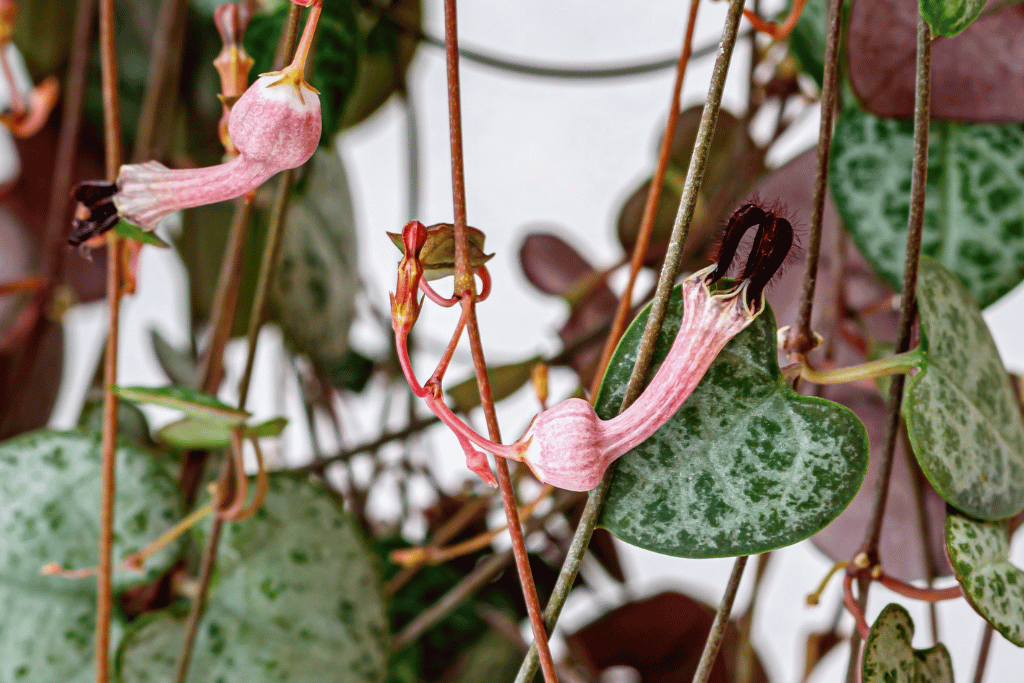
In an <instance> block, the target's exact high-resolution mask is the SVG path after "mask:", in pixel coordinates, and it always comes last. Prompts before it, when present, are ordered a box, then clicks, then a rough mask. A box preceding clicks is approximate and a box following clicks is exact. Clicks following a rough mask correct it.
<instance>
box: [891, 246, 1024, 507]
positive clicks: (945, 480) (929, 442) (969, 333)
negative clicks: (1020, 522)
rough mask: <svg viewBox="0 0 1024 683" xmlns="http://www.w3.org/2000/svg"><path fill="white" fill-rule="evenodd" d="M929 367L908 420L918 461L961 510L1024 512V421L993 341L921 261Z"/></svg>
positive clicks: (957, 292) (960, 296)
mask: <svg viewBox="0 0 1024 683" xmlns="http://www.w3.org/2000/svg"><path fill="white" fill-rule="evenodd" d="M917 291H918V302H917V306H918V311H919V314H920V316H921V331H922V333H921V347H922V349H923V350H924V351H925V362H924V365H923V367H922V370H921V372H919V373H918V374H917V375H916V376H915V377H914V378H913V379H912V380H911V381H910V383H909V384H908V385H907V388H906V391H905V397H906V398H905V401H904V404H903V416H904V418H905V419H906V423H907V434H908V435H909V436H910V444H911V446H912V447H913V449H914V455H915V456H917V461H918V463H920V465H921V469H922V470H924V473H925V474H926V475H927V476H928V480H929V481H931V483H932V486H934V487H935V490H936V491H938V492H939V495H941V496H942V497H943V498H945V500H946V502H948V503H949V504H950V505H952V506H953V507H955V508H957V509H959V510H962V511H963V512H966V513H967V514H969V515H971V516H972V517H978V518H980V519H1002V518H1004V517H1009V516H1011V515H1014V514H1016V513H1017V512H1019V511H1020V509H1021V508H1022V507H1024V420H1022V419H1021V413H1020V409H1019V408H1018V406H1017V401H1016V399H1015V398H1014V395H1013V388H1012V386H1011V384H1010V378H1009V376H1008V375H1007V374H1006V370H1005V369H1004V368H1003V363H1002V361H1001V360H1000V359H999V352H998V351H997V350H996V346H995V343H994V342H993V341H992V335H991V334H990V333H989V331H988V327H987V326H986V325H985V321H984V319H983V318H982V317H981V311H980V310H978V305H977V304H976V303H975V302H974V300H973V299H972V298H971V295H970V294H969V293H968V292H967V290H966V289H964V287H963V285H961V284H960V282H959V281H958V280H957V278H956V277H954V276H953V274H952V273H950V272H949V271H947V270H946V269H945V268H943V267H942V266H941V265H939V264H938V263H937V262H935V261H933V260H932V259H929V258H922V259H921V266H920V271H919V273H918V277H917Z"/></svg>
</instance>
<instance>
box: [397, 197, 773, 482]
mask: <svg viewBox="0 0 1024 683" xmlns="http://www.w3.org/2000/svg"><path fill="white" fill-rule="evenodd" d="M755 226H757V228H758V229H757V232H756V233H755V236H754V240H753V244H752V246H751V249H750V254H749V256H748V257H747V260H746V263H745V264H744V265H743V267H742V269H741V270H740V273H739V278H738V279H737V281H736V282H735V283H734V284H733V286H732V287H730V288H729V289H726V290H725V291H715V292H712V291H711V288H710V286H711V285H712V284H714V283H715V282H717V281H718V280H720V279H721V278H722V277H723V276H724V275H725V274H726V272H727V271H728V270H729V269H730V267H731V266H732V262H733V260H734V259H735V257H736V252H737V250H738V248H739V245H740V241H741V240H742V238H743V236H744V235H745V234H746V233H747V232H748V231H749V230H750V229H751V228H753V227H755ZM419 227H420V230H419V232H417V231H416V230H415V226H413V225H412V224H410V226H406V230H405V231H404V232H403V238H404V239H405V247H406V249H405V258H403V260H402V264H401V266H400V267H399V284H398V295H396V296H393V297H392V318H393V321H392V322H393V325H394V329H395V333H396V340H397V344H398V351H399V359H400V360H401V365H402V369H403V371H404V372H405V375H406V379H407V380H408V382H409V385H410V386H411V387H412V389H413V391H414V392H415V393H416V395H417V396H420V397H422V398H423V399H424V400H425V401H426V403H427V405H428V407H429V408H430V409H431V411H432V412H434V414H435V415H437V416H438V417H439V418H440V419H441V420H442V421H443V422H444V423H445V424H446V425H447V426H448V427H449V428H450V429H451V430H452V431H453V432H455V434H456V436H457V437H458V439H459V443H460V444H461V445H462V447H463V450H464V451H465V453H466V461H467V464H468V465H469V466H470V468H471V469H472V470H473V471H474V472H477V473H478V474H480V476H481V477H483V478H484V479H485V481H489V475H490V470H489V469H487V467H486V459H485V458H484V456H483V453H481V452H480V451H479V450H477V447H478V448H481V449H484V450H486V451H489V452H491V453H493V454H495V455H496V456H501V457H506V458H510V459H512V460H518V461H522V462H525V463H526V464H527V466H529V467H530V469H531V470H532V471H533V473H534V474H535V475H536V476H537V479H539V480H540V481H542V482H543V483H545V484H551V485H553V486H557V487H559V488H563V489H568V490H570V491H588V490H590V489H592V488H594V487H595V486H597V484H598V483H599V482H600V481H601V478H602V477H603V476H604V473H605V471H606V470H607V469H608V466H609V465H611V463H613V462H614V461H615V460H616V459H618V458H619V457H621V456H622V455H624V454H625V453H627V452H629V451H630V450H631V449H632V448H634V447H635V446H637V445H638V444H640V443H641V442H643V441H644V440H646V439H647V438H648V437H650V436H651V435H652V434H653V433H654V432H655V431H657V430H658V429H659V428H661V426H662V425H664V424H665V423H666V422H667V421H668V419H669V418H670V417H672V415H674V414H675V413H676V412H677V411H678V410H679V408H680V407H681V406H682V405H683V403H684V402H685V401H686V399H687V398H689V396H690V394H691V393H693V390H694V389H695V388H696V387H697V385H698V384H699V383H700V381H701V379H703V377H704V373H705V372H707V369H708V368H709V367H710V366H711V363H712V362H713V361H714V360H715V358H716V357H717V356H718V353H719V352H720V351H721V350H722V348H723V347H724V346H725V345H726V344H727V343H728V342H729V340H731V339H732V338H733V337H735V336H736V335H737V334H739V333H740V332H741V331H743V330H744V329H745V328H746V327H747V326H748V325H750V323H752V322H753V321H754V318H756V317H757V316H758V314H759V313H760V312H761V311H762V310H763V309H764V289H765V287H766V286H767V285H768V283H769V281H770V280H771V279H772V278H773V277H774V275H775V274H776V272H777V271H778V270H779V268H780V267H781V266H782V264H783V263H784V261H785V260H786V257H787V255H788V254H789V252H790V249H791V248H792V245H793V228H792V226H791V225H790V223H789V221H787V220H786V219H784V218H780V217H779V216H777V215H776V214H775V212H773V211H771V210H767V211H766V210H764V209H763V208H761V207H760V206H759V205H757V204H746V205H744V206H742V207H740V208H739V209H737V211H736V212H735V213H734V214H733V215H732V217H731V218H730V219H729V223H728V225H727V226H726V229H725V233H724V236H723V240H722V245H721V248H720V250H719V257H718V260H717V263H716V264H714V265H712V266H709V267H707V268H705V269H704V270H701V271H699V272H697V273H694V274H693V275H691V276H690V277H688V278H687V279H686V280H685V281H684V282H683V316H682V322H681V324H680V327H679V332H678V333H677V334H676V338H675V340H674V341H673V343H672V347H671V349H670V350H669V352H668V355H667V356H666V357H665V360H664V361H663V362H662V364H661V367H660V368H659V369H658V371H657V373H655V375H654V378H653V379H652V380H651V381H650V383H649V384H648V385H647V388H646V389H644V391H643V393H642V394H641V395H640V397H639V398H638V399H637V400H636V401H635V402H634V403H633V404H632V405H631V406H630V407H629V408H627V409H626V410H625V411H623V412H622V413H621V414H619V415H617V416H616V417H613V418H611V419H610V420H602V419H600V418H599V417H598V416H597V413H596V412H595V411H594V408H593V406H592V405H591V404H590V403H588V402H587V401H584V400H583V399H578V398H570V399H568V400H566V401H563V402H562V403H559V404H558V405H556V406H554V407H553V408H549V409H548V410H545V411H543V412H542V413H540V415H538V416H537V417H536V418H534V420H533V422H532V423H531V425H530V427H529V428H528V429H527V430H526V433H525V434H524V435H523V436H522V437H521V438H520V439H519V440H518V441H516V442H515V443H513V444H511V445H504V444H498V443H494V442H492V441H490V440H488V439H485V438H484V437H483V436H481V435H479V434H477V433H476V432H474V431H473V430H472V429H471V428H470V427H469V426H468V425H466V424H465V423H464V422H463V421H462V420H460V419H459V418H458V417H457V416H456V415H455V414H454V413H452V411H451V410H450V409H449V408H448V406H447V405H445V403H444V400H443V397H442V395H441V390H440V385H439V377H440V375H439V373H438V372H435V373H434V376H433V377H431V379H430V380H429V381H428V382H427V385H426V386H423V387H421V386H420V385H419V383H418V381H417V380H416V377H415V375H414V374H413V371H412V367H411V363H410V362H409V356H408V349H407V348H406V343H405V342H406V337H407V336H408V333H409V331H410V330H411V329H412V325H413V323H414V322H415V319H416V316H417V315H418V313H419V308H418V306H419V304H418V302H417V301H416V289H417V285H418V283H419V280H420V278H421V277H422V273H423V268H422V264H420V263H419V261H418V256H419V248H420V247H421V246H422V244H423V239H424V233H423V229H422V226H419ZM460 325H461V323H460ZM459 331H461V327H460V330H459ZM457 337H458V335H457V334H456V337H455V338H456V339H457ZM453 350H454V349H453V348H451V347H450V348H449V350H448V351H446V354H445V357H444V358H442V362H441V364H440V365H439V366H438V367H439V369H440V368H442V367H446V366H447V360H448V359H449V358H450V353H451V351H453Z"/></svg>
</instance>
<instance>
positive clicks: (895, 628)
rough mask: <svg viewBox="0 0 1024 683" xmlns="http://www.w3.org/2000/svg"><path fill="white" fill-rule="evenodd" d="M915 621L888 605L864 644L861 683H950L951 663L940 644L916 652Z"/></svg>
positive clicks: (902, 611) (946, 652)
mask: <svg viewBox="0 0 1024 683" xmlns="http://www.w3.org/2000/svg"><path fill="white" fill-rule="evenodd" d="M913 638H914V621H913V620H912V619H911V618H910V614H909V613H908V612H907V610H906V609H904V608H903V607H901V606H900V605H897V604H895V603H893V604H890V605H888V606H887V607H886V608H885V609H883V610H882V613H881V614H879V615H878V619H876V620H875V623H874V624H873V625H872V626H871V632H870V633H868V639H867V643H865V645H864V670H863V677H862V678H863V683H953V660H952V659H950V657H949V651H948V650H946V646H945V645H943V644H942V643H939V644H937V645H935V646H934V647H930V648H928V649H927V650H915V649H914V648H913V646H912V645H911V641H912V640H913Z"/></svg>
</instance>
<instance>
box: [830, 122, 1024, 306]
mask: <svg viewBox="0 0 1024 683" xmlns="http://www.w3.org/2000/svg"><path fill="white" fill-rule="evenodd" d="M913 147H914V142H913V124H912V123H911V122H910V121H889V120H883V119H878V118H875V117H874V116H872V115H871V114H867V113H865V112H862V111H859V110H855V109H847V110H845V111H844V112H843V113H842V114H840V116H839V120H838V122H837V123H836V131H835V137H834V138H833V143H832V159H831V172H830V173H829V180H830V181H831V185H832V192H833V194H834V196H835V199H836V205H837V207H838V208H839V213H840V215H841V216H842V218H843V220H844V221H845V222H846V225H847V227H848V229H849V230H850V233H851V234H852V236H853V240H854V242H855V243H856V244H857V247H858V248H859V249H860V251H861V253H862V254H864V256H865V257H866V258H867V259H868V261H870V262H871V264H872V266H874V268H875V269H876V270H877V271H878V273H879V274H880V275H881V276H882V277H883V278H884V279H885V280H886V282H887V283H888V284H889V285H890V286H891V287H893V288H894V289H896V290H897V291H898V290H899V289H900V287H901V282H902V275H903V255H904V253H905V251H906V234H907V216H908V214H909V211H910V169H911V157H912V155H913ZM926 192H927V194H926V200H925V214H924V237H923V239H924V242H923V245H922V253H923V254H925V255H927V256H931V257H932V258H934V259H936V260H938V261H939V262H940V263H942V265H944V266H946V267H947V268H949V269H950V270H951V271H953V272H954V273H956V274H957V275H958V276H959V277H960V279H961V280H962V281H963V283H964V284H965V285H967V288H968V289H969V290H970V291H971V293H972V294H973V295H974V297H975V298H976V299H977V300H978V302H979V303H980V304H981V305H982V306H987V305H989V304H990V303H992V302H993V301H995V300H996V299H998V298H999V297H1001V296H1002V295H1003V294H1006V293H1007V292H1008V291H1010V290H1011V289H1013V287H1014V286H1016V285H1017V283H1019V282H1020V281H1021V280H1022V279H1024V126H1022V125H1021V124H1013V125H1002V126H1000V125H982V124H975V125H965V124H959V123H945V122H933V123H932V126H931V130H930V133H929V137H928V182H927V189H926Z"/></svg>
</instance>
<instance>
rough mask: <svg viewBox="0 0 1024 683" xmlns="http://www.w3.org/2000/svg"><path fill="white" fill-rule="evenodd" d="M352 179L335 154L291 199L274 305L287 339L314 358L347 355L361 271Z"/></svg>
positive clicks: (322, 156) (323, 157)
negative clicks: (350, 190) (351, 188)
mask: <svg viewBox="0 0 1024 683" xmlns="http://www.w3.org/2000/svg"><path fill="white" fill-rule="evenodd" d="M356 253H357V247H356V226H355V214H354V212H353V208H352V198H351V196H350V194H349V191H348V180H347V178H346V175H345V169H344V167H343V166H342V163H341V159H340V158H339V157H338V155H337V153H335V152H333V151H329V150H318V151H317V153H316V154H315V155H314V156H313V160H312V163H311V165H310V170H309V176H308V177H307V179H306V185H305V192H303V193H302V194H301V195H300V196H297V197H294V198H293V199H292V202H291V205H290V206H289V208H288V229H287V230H285V232H284V238H283V242H282V244H281V256H280V261H279V262H278V269H277V277H276V278H275V280H274V288H273V292H274V300H275V302H276V303H277V307H278V309H279V312H280V316H281V324H282V325H283V326H284V329H285V332H286V333H287V335H288V338H289V339H290V340H291V341H292V342H293V343H294V344H295V345H296V346H297V347H298V348H299V349H300V350H301V351H304V352H306V353H309V354H310V355H312V356H314V357H316V358H323V359H336V358H340V357H342V356H344V355H345V352H346V351H348V332H349V327H351V325H352V320H353V319H354V318H355V315H356V303H355V300H356V291H357V290H358V288H359V272H358V265H357V259H356Z"/></svg>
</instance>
